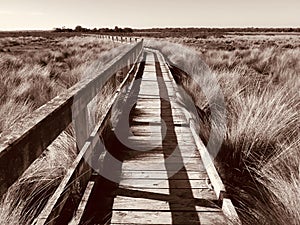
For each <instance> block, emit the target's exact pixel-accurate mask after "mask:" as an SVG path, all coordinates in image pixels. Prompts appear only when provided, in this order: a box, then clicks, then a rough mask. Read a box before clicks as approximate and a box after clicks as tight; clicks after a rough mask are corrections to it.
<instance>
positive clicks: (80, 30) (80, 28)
mask: <svg viewBox="0 0 300 225" xmlns="http://www.w3.org/2000/svg"><path fill="white" fill-rule="evenodd" d="M75 31H76V32H83V31H84V29H83V28H82V26H79V25H78V26H76V27H75Z"/></svg>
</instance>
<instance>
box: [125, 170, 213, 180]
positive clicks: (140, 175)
mask: <svg viewBox="0 0 300 225" xmlns="http://www.w3.org/2000/svg"><path fill="white" fill-rule="evenodd" d="M121 177H122V180H126V179H146V178H147V179H153V180H156V179H157V180H163V179H169V180H177V179H185V178H186V177H188V178H189V180H200V179H203V180H206V181H208V176H207V173H206V172H200V171H187V172H182V171H179V172H177V173H176V176H173V177H168V174H167V171H123V172H122V174H121Z"/></svg>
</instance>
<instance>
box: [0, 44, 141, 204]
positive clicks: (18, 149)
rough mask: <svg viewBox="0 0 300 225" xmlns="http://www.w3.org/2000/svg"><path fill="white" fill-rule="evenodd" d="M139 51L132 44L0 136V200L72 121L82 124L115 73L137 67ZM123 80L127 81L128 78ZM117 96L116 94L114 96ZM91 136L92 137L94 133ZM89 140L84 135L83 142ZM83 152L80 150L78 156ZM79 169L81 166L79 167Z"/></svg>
mask: <svg viewBox="0 0 300 225" xmlns="http://www.w3.org/2000/svg"><path fill="white" fill-rule="evenodd" d="M142 49H143V42H137V43H134V45H132V46H131V48H130V49H129V50H128V51H127V52H124V53H122V54H120V55H118V56H117V57H116V58H115V59H114V60H112V61H111V62H110V63H109V64H107V65H106V66H105V67H104V69H103V70H102V72H101V73H100V74H98V75H96V76H94V77H88V78H86V79H84V80H82V81H80V82H79V83H77V84H76V85H74V86H73V87H72V88H70V89H68V90H67V91H65V92H64V93H63V94H61V95H60V96H58V97H56V98H54V99H53V100H51V101H50V102H48V103H47V104H45V105H44V106H42V107H40V108H39V109H37V110H35V111H34V112H33V113H31V114H30V115H28V116H27V117H26V118H24V119H22V120H20V121H19V122H17V123H16V124H14V125H13V126H12V127H11V128H10V129H8V130H7V131H5V132H3V133H2V137H1V139H0V141H1V143H0V198H2V197H3V195H4V194H5V193H6V191H7V190H8V188H9V187H10V186H11V185H12V184H13V183H14V182H15V181H17V179H18V178H19V177H20V176H21V175H22V174H23V173H24V171H25V170H26V169H27V168H28V167H29V166H30V165H31V164H32V163H33V161H34V160H35V159H37V158H38V157H39V156H40V155H41V154H42V153H43V151H44V150H45V149H46V148H47V147H48V146H49V145H50V144H51V143H52V142H53V141H54V140H55V139H56V138H57V137H58V136H59V135H60V134H61V132H62V131H64V130H65V129H66V128H67V127H68V126H69V125H70V124H71V123H72V122H73V121H74V118H75V123H79V122H80V121H82V120H84V118H85V116H86V110H87V105H88V104H89V102H90V101H91V100H93V99H94V97H95V96H96V95H97V94H98V93H99V92H100V91H101V87H103V86H104V85H105V84H106V83H107V82H108V81H109V79H110V77H111V76H112V75H113V74H116V73H117V72H118V71H120V70H123V74H124V72H125V73H128V72H129V71H130V69H131V68H132V66H134V65H135V64H136V61H137V59H138V58H139V56H140V54H141V52H142ZM125 79H129V76H127V77H126V78H125ZM124 82H125V80H124ZM122 85H124V83H122ZM117 94H118V92H116V94H115V95H117ZM115 97H116V96H115ZM115 97H114V98H115ZM77 121H78V122H77ZM100 124H101V123H100ZM75 126H76V124H75ZM95 129H96V128H95ZM95 129H94V132H95ZM97 129H99V127H98V128H97ZM92 134H94V135H95V133H92ZM77 136H78V135H77ZM88 136H89V135H87V134H85V138H88ZM84 141H85V140H84ZM84 141H83V142H82V140H80V141H77V144H78V143H79V145H80V142H82V146H78V148H79V149H84V148H85V147H86V146H85V145H84ZM90 147H91V146H89V148H90ZM82 152H83V151H82V150H81V152H80V153H79V156H80V154H82ZM79 165H81V166H82V164H79ZM83 167H84V166H83ZM75 170H76V173H77V174H74V173H72V174H67V176H68V175H69V176H78V175H79V174H80V173H81V172H82V170H83V168H77V167H76V168H74V171H75ZM74 171H73V172H74ZM61 205H63V204H61Z"/></svg>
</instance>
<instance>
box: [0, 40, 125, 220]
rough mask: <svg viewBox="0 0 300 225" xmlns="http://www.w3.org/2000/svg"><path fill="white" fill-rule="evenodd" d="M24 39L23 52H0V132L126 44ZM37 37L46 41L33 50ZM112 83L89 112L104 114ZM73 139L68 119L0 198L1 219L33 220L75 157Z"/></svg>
mask: <svg viewBox="0 0 300 225" xmlns="http://www.w3.org/2000/svg"><path fill="white" fill-rule="evenodd" d="M8 39H9V40H7V38H4V39H0V43H1V45H2V46H11V43H12V42H13V41H14V42H20V40H23V38H21V37H17V38H8ZM25 39H26V40H27V41H26V44H25V45H24V47H23V48H22V52H20V49H19V48H11V51H10V52H2V53H0V71H1V72H0V83H1V95H0V96H1V97H0V107H1V111H0V116H1V119H0V137H1V133H2V132H3V131H5V130H6V129H7V128H8V127H10V126H12V125H13V124H14V123H15V122H16V121H17V120H19V119H20V118H23V117H25V116H26V115H27V114H29V113H30V112H32V111H33V110H35V109H37V108H38V107H40V106H42V105H43V104H45V103H46V102H48V101H49V100H51V99H52V98H54V97H55V96H57V95H59V94H60V93H62V92H63V91H64V90H66V89H68V88H69V87H71V86H73V85H74V84H75V83H76V82H78V81H79V80H81V79H84V78H85V77H86V76H90V75H92V74H96V73H99V71H101V68H102V67H103V66H104V65H105V64H106V63H107V62H108V61H110V60H111V59H113V58H114V57H115V56H116V55H118V54H119V53H120V52H122V51H124V50H126V49H127V47H128V46H125V45H124V46H120V45H119V44H116V43H113V42H110V41H105V40H99V39H97V38H93V37H71V38H65V37H58V38H56V39H54V40H52V39H50V40H47V39H46V38H44V37H41V38H39V37H29V38H25ZM36 40H38V41H41V42H43V43H44V46H43V47H38V49H37V50H32V49H35V46H36ZM14 45H15V44H14ZM16 46H17V45H16ZM113 83H115V82H114V81H113ZM114 88H115V85H112V84H110V83H108V84H107V85H106V86H105V88H104V89H103V91H102V92H101V93H100V94H99V95H98V96H97V98H96V99H95V100H94V101H93V102H92V104H91V105H90V109H94V110H91V111H92V112H91V113H94V114H96V116H98V117H101V115H103V112H105V110H106V108H107V102H108V101H109V100H110V98H109V96H110V95H111V94H112V93H113V91H114ZM96 106H97V107H96ZM75 143H76V142H75V139H74V129H73V127H72V125H70V127H69V128H67V129H66V130H65V131H63V132H62V134H61V135H60V136H59V137H58V138H57V139H56V140H55V141H54V142H53V143H52V144H51V145H50V146H49V147H48V148H47V150H46V151H45V152H44V154H43V155H42V156H41V157H39V158H38V159H37V160H36V161H35V162H34V163H33V164H32V165H31V166H30V168H29V169H28V170H26V172H25V173H24V174H23V175H22V177H21V178H20V179H19V180H18V181H17V182H16V183H15V184H14V185H12V186H11V187H10V189H9V191H8V192H7V194H6V195H5V196H4V198H3V199H2V201H1V206H0V215H1V216H0V224H31V223H32V221H33V219H34V218H35V217H36V215H37V214H38V213H39V211H40V210H41V209H42V207H43V206H44V204H45V203H46V201H47V199H48V198H49V196H51V194H52V193H53V192H54V191H55V188H56V187H57V186H58V185H59V183H60V181H61V179H62V178H63V176H64V174H65V173H66V171H67V169H68V167H69V166H70V164H71V163H72V162H73V160H74V158H75V157H76V146H75ZM57 156H59V157H57Z"/></svg>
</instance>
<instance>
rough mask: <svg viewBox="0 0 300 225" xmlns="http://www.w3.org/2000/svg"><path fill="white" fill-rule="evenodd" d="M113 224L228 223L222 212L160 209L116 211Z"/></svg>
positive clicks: (180, 224)
mask: <svg viewBox="0 0 300 225" xmlns="http://www.w3.org/2000/svg"><path fill="white" fill-rule="evenodd" d="M195 214H196V215H197V217H195ZM174 218H176V221H174ZM111 224H126V225H129V224H139V225H141V224H168V225H170V224H173V225H187V224H191V225H193V224H194V225H196V224H197V225H199V224H201V225H228V223H227V221H226V219H225V218H224V215H223V213H222V212H160V211H114V212H113V215H112V220H111Z"/></svg>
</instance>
